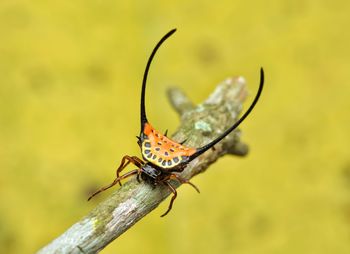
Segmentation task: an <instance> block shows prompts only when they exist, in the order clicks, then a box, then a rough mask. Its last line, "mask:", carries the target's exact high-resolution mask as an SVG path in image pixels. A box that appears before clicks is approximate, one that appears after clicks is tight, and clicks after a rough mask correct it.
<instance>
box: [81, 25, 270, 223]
mask: <svg viewBox="0 0 350 254" xmlns="http://www.w3.org/2000/svg"><path fill="white" fill-rule="evenodd" d="M175 31H176V29H173V30H171V31H170V32H168V33H167V34H166V35H165V36H164V37H163V38H162V39H161V40H160V41H159V42H158V44H157V45H156V46H155V48H154V49H153V51H152V54H151V56H150V57H149V59H148V62H147V65H146V69H145V73H144V75H143V81H142V89H141V131H140V135H139V136H137V139H138V141H137V143H138V145H139V146H140V148H141V153H142V157H143V160H142V159H140V158H138V157H136V156H128V155H126V156H124V157H123V159H122V161H121V163H120V166H119V167H118V169H117V171H116V175H117V177H116V179H115V180H114V181H113V182H112V183H111V184H110V185H108V186H105V187H103V188H101V189H100V190H98V191H96V192H95V193H94V194H92V195H91V196H90V197H89V199H88V200H90V199H91V198H92V197H94V196H95V195H97V194H99V193H100V192H102V191H105V190H107V189H109V188H111V187H112V186H114V185H115V184H117V183H119V185H121V180H122V179H125V178H127V177H130V176H132V175H136V176H137V177H136V178H137V180H138V181H139V182H140V177H141V179H142V180H144V181H146V182H147V183H149V184H151V185H153V186H155V185H158V184H163V185H165V186H166V187H167V188H169V190H170V191H171V192H172V193H173V196H172V198H171V201H170V204H169V206H168V210H167V211H166V212H165V213H164V214H163V215H161V217H163V216H165V215H167V214H168V213H169V211H170V210H171V208H172V206H173V203H174V200H175V198H176V196H177V192H176V189H175V188H174V187H173V186H172V185H171V184H170V180H171V179H174V180H177V181H179V182H180V183H187V184H189V185H191V186H192V187H193V188H195V189H196V191H197V192H199V190H198V188H197V187H196V186H195V185H194V184H192V183H191V182H190V181H188V180H187V179H184V178H182V177H181V176H179V175H178V174H177V173H179V172H182V171H183V170H184V169H185V168H186V166H187V165H188V163H190V162H191V161H192V160H193V159H195V158H197V157H198V156H199V155H201V154H202V153H204V152H205V151H207V150H209V149H210V148H212V147H213V146H214V145H215V144H217V143H218V142H220V141H221V140H222V139H223V138H225V137H226V136H227V135H228V134H229V133H231V132H232V131H233V130H234V129H236V128H237V127H238V126H239V125H240V124H241V123H242V122H243V120H244V119H245V118H246V117H247V116H248V115H249V113H250V112H251V111H252V110H253V108H254V106H255V104H256V103H257V102H258V100H259V97H260V94H261V92H262V89H263V85H264V71H263V69H262V68H261V69H260V85H259V89H258V92H257V94H256V96H255V98H254V100H253V102H252V104H251V105H250V107H249V108H248V110H247V111H246V112H245V113H244V115H243V116H242V117H241V118H240V119H239V120H238V121H237V122H235V123H234V124H233V125H232V126H231V127H230V128H228V129H227V130H226V131H224V132H223V133H222V134H221V135H220V136H219V137H217V138H216V139H214V140H213V141H211V142H210V143H209V144H206V145H205V146H203V147H199V148H191V147H187V146H185V145H183V143H177V142H176V141H174V140H171V139H170V138H168V137H167V135H166V133H165V134H164V135H163V134H161V133H160V132H159V131H157V130H156V129H154V128H153V127H152V125H151V124H150V123H149V122H148V120H147V117H146V109H145V91H146V81H147V75H148V71H149V68H150V65H151V62H152V60H153V57H154V55H155V54H156V52H157V50H158V48H159V47H160V46H161V45H162V43H163V42H164V41H165V40H166V39H168V38H169V37H170V36H171V35H172V34H173V33H174V32H175ZM130 163H132V164H134V165H135V166H136V167H137V169H135V170H132V171H130V172H128V173H126V174H124V175H120V173H121V172H122V170H123V169H124V168H125V167H126V166H128V165H129V164H130Z"/></svg>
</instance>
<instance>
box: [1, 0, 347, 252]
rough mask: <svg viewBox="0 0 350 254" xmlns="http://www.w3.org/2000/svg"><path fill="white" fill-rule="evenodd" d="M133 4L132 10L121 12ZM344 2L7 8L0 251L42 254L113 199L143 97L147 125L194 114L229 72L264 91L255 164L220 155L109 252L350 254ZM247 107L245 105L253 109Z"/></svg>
mask: <svg viewBox="0 0 350 254" xmlns="http://www.w3.org/2000/svg"><path fill="white" fill-rule="evenodd" d="M126 2H127V3H126ZM349 5H350V4H349V1H336V0H334V1H326V0H325V1H319V0H318V1H316V0H307V1H300V0H295V1H273V0H266V1H249V0H248V1H215V2H213V1H198V2H195V1H177V3H171V4H170V3H165V2H164V1H110V0H107V1H86V0H85V1H82V0H80V1H23V0H2V1H1V2H0V32H1V33H0V34H1V37H0V169H1V176H0V207H1V209H0V253H33V252H35V251H36V250H38V249H39V248H40V247H42V246H43V245H45V244H47V243H48V242H49V241H51V240H52V239H54V238H55V237H57V236H58V235H59V234H61V233H62V232H63V231H65V230H66V229H67V228H68V227H69V226H71V225H72V224H73V223H74V222H76V221H77V220H78V219H80V218H81V217H82V216H84V215H85V214H87V213H88V212H89V211H90V210H91V209H92V208H93V207H95V206H96V204H97V203H98V202H99V201H101V200H103V199H105V198H106V197H107V196H108V193H105V194H103V195H101V196H100V197H99V198H97V199H96V200H95V201H92V202H89V203H88V202H86V198H87V197H88V195H89V194H90V193H91V192H92V191H93V190H95V189H96V188H97V187H100V186H101V185H104V184H106V183H108V182H110V180H111V179H112V178H113V177H114V170H115V167H116V165H117V164H118V163H119V161H120V159H121V157H122V156H123V155H125V154H128V155H140V152H139V148H138V146H137V144H136V138H135V135H137V134H138V131H139V94H140V85H141V80H142V74H143V70H144V67H145V64H146V61H147V58H148V56H149V54H150V53H151V50H152V49H153V47H154V45H155V43H156V42H157V41H158V40H159V39H160V38H161V37H162V36H163V35H164V34H165V33H166V32H168V31H169V30H170V29H171V28H174V27H176V28H178V32H177V33H176V34H175V35H174V36H173V37H172V38H171V39H169V40H168V41H167V42H166V44H165V46H164V47H162V48H161V49H160V52H159V54H158V55H157V56H156V60H155V62H154V64H153V66H152V68H151V73H150V78H149V83H148V84H149V89H148V93H147V105H148V115H149V119H150V120H151V122H152V123H153V125H154V126H155V127H156V128H158V129H160V130H165V129H166V128H169V131H170V132H173V131H174V130H175V128H176V126H177V125H178V123H179V120H178V116H177V115H176V114H175V112H174V111H173V110H172V109H171V107H170V105H169V103H168V102H167V99H166V97H165V91H166V89H167V87H169V86H172V85H177V86H179V87H180V88H182V89H183V90H184V91H185V92H186V93H187V94H188V95H189V97H191V98H192V99H193V101H195V102H196V103H199V102H201V101H202V100H204V99H205V98H206V97H207V96H208V95H209V94H210V93H211V92H212V91H213V89H214V88H215V86H216V84H217V83H219V82H220V81H222V80H224V79H225V78H226V77H229V76H237V75H243V76H244V77H245V78H246V80H247V81H248V88H249V91H250V92H251V94H254V93H255V91H256V89H257V85H258V79H259V68H260V66H263V67H264V69H265V74H266V89H265V90H264V94H263V96H262V99H261V101H260V103H259V104H258V107H257V108H256V109H255V110H254V112H253V113H252V115H251V116H250V117H249V118H248V119H247V120H246V122H245V123H244V124H243V125H242V127H241V128H242V131H243V136H242V138H243V141H245V142H246V143H248V144H249V146H250V153H249V155H248V156H247V157H245V158H238V157H229V156H227V157H225V158H223V159H221V160H219V161H218V162H217V163H216V164H215V165H213V166H212V167H210V169H209V170H208V171H207V172H206V173H205V174H202V175H200V176H197V177H196V178H194V179H193V182H194V183H195V184H196V185H197V186H199V188H200V189H201V194H200V195H197V194H196V193H195V192H194V191H193V190H192V189H191V188H190V187H187V186H183V187H181V188H180V189H179V196H178V199H177V200H176V202H175V206H174V208H173V210H172V211H171V213H170V214H169V215H168V216H166V217H165V218H160V217H159V216H160V215H161V213H162V212H163V211H164V209H165V208H166V206H167V202H165V203H164V204H162V205H161V206H160V207H159V208H158V209H156V210H155V211H154V212H152V213H151V214H150V215H148V216H147V217H146V218H144V219H143V220H142V221H141V222H139V223H137V224H136V225H135V226H134V227H132V228H131V229H130V230H129V231H127V232H126V233H125V234H124V235H122V236H121V237H120V238H119V239H117V240H116V241H114V242H113V243H112V244H110V245H109V246H108V247H107V248H106V249H105V250H103V251H102V252H101V253H145V254H148V253H149V254H150V253H152V254H153V253H244V254H245V253H247V254H248V253H293V254H294V253H350V152H349V143H350V119H349V109H350V97H349V96H350V84H349V80H350V75H349V71H350V65H349V60H350V55H349V53H350V46H349V45H350V34H349V27H350V18H349V13H350V8H349V7H350V6H349ZM251 99H252V96H250V97H249V98H248V102H247V104H246V105H248V103H249V101H250V100H251Z"/></svg>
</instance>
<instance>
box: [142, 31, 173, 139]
mask: <svg viewBox="0 0 350 254" xmlns="http://www.w3.org/2000/svg"><path fill="white" fill-rule="evenodd" d="M175 31H176V29H172V30H171V31H170V32H168V33H167V34H166V35H164V36H163V38H162V39H161V40H160V41H159V42H158V43H157V45H156V46H155V48H154V49H153V51H152V54H151V56H150V57H149V59H148V62H147V65H146V69H145V73H144V74H143V81H142V90H141V133H142V131H143V129H144V125H145V124H146V123H147V122H148V121H147V116H146V109H145V92H146V82H147V75H148V71H149V67H150V66H151V62H152V60H153V57H154V55H155V54H156V52H157V50H158V48H159V47H160V45H162V43H163V42H164V41H165V40H166V39H168V38H169V37H170V36H171V35H172V34H173V33H175Z"/></svg>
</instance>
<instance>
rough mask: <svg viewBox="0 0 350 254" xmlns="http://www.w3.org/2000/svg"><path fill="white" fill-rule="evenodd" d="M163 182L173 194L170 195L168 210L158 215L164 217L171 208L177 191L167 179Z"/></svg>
mask: <svg viewBox="0 0 350 254" xmlns="http://www.w3.org/2000/svg"><path fill="white" fill-rule="evenodd" d="M163 183H164V184H165V186H167V187H168V188H169V190H170V191H171V192H172V193H173V196H172V197H171V200H170V204H169V206H168V210H167V211H166V212H165V213H163V214H162V215H161V216H160V217H164V216H165V215H167V214H168V213H169V212H170V210H171V208H172V207H173V203H174V200H175V198H176V197H177V192H176V190H175V188H174V187H173V186H172V185H171V184H170V183H169V182H168V181H165V182H163Z"/></svg>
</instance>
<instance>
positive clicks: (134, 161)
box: [116, 155, 144, 186]
mask: <svg viewBox="0 0 350 254" xmlns="http://www.w3.org/2000/svg"><path fill="white" fill-rule="evenodd" d="M130 163H132V164H134V165H135V166H136V167H138V168H141V167H142V165H143V164H144V162H143V161H142V160H141V159H139V158H138V157H136V156H128V155H125V156H124V157H123V158H122V161H121V163H120V165H119V167H118V169H117V171H116V175H117V178H119V174H120V173H121V172H122V171H123V169H124V168H126V166H128V165H129V164H130ZM119 185H120V186H121V185H122V184H121V182H120V181H119Z"/></svg>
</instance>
